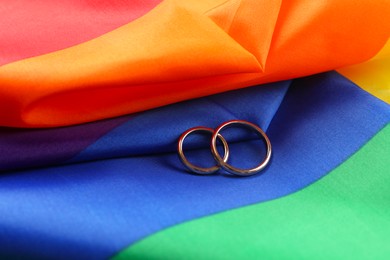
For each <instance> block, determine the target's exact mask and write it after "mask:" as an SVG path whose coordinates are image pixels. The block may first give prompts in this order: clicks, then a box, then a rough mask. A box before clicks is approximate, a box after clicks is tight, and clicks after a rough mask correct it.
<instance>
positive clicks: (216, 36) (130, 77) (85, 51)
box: [0, 0, 390, 127]
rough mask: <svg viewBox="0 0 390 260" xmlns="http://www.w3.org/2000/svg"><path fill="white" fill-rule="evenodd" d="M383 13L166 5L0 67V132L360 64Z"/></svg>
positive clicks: (370, 51)
mask: <svg viewBox="0 0 390 260" xmlns="http://www.w3.org/2000/svg"><path fill="white" fill-rule="evenodd" d="M149 7H150V6H149ZM141 9H142V8H141ZM389 12H390V2H389V1H374V2H373V1H352V0H347V1H338V0H332V1H326V2H321V1H309V0H306V1H280V0H273V1H265V0H264V1H257V0H230V1H226V0H207V1H206V0H204V1H199V0H191V1H189V0H188V1H178V0H177V1H175V0H166V1H163V2H162V3H161V4H159V5H158V6H157V7H156V8H154V9H153V10H151V11H150V12H148V13H147V14H146V15H144V16H143V17H141V18H139V19H137V20H135V21H133V22H130V23H128V24H126V25H124V26H122V27H120V28H118V29H116V30H113V31H111V32H108V33H106V34H104V35H102V36H100V37H98V38H95V39H93V40H91V41H88V42H84V43H82V44H79V45H77V46H73V47H70V48H67V49H64V50H59V51H56V52H51V53H48V54H45V55H41V56H37V57H32V58H29V59H24V60H20V61H16V62H13V63H9V64H6V65H3V66H1V67H0V86H1V88H0V101H1V103H0V125H5V126H14V127H50V126H60V125H72V124H78V123H83V122H88V121H93V120H97V119H104V118H108V117H113V116H119V115H124V114H128V113H132V112H137V111H142V110H147V109H150V108H153V107H158V106H162V105H166V104H170V103H174V102H178V101H182V100H186V99H191V98H196V97H201V96H206V95H210V94H214V93H219V92H224V91H228V90H232V89H237V88H243V87H248V86H251V85H256V84H260V83H266V82H271V81H278V80H284V79H289V78H294V77H299V76H304V75H310V74H313V73H318V72H322V71H326V70H330V69H335V68H338V67H342V66H345V65H350V64H354V63H358V62H361V61H364V60H367V59H369V58H370V57H372V56H374V54H375V53H376V52H378V51H379V50H380V48H381V47H382V46H383V45H384V44H385V42H386V40H387V39H388V37H389V32H390V20H389V19H388V18H387V14H388V13H389ZM139 13H141V12H139V11H137V15H139ZM137 15H134V16H133V17H136V16H137ZM362 17H364V19H362ZM129 19H130V18H129ZM24 22H25V21H24V20H23V23H24ZM107 28H108V27H107ZM6 30H12V29H7V27H6ZM9 35H11V37H13V34H9ZM2 41H3V42H7V39H4V40H2ZM11 44H12V42H11ZM21 47H22V46H21Z"/></svg>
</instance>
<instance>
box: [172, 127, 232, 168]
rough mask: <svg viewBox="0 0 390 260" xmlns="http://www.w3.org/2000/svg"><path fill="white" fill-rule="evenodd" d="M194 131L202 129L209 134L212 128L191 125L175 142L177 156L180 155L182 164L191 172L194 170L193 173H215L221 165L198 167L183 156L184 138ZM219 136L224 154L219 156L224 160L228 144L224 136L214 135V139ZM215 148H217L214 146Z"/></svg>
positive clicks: (227, 156) (226, 158)
mask: <svg viewBox="0 0 390 260" xmlns="http://www.w3.org/2000/svg"><path fill="white" fill-rule="evenodd" d="M196 131H203V132H209V133H211V134H213V133H214V129H212V128H208V127H202V126H198V127H193V128H190V129H188V130H187V131H185V132H184V133H183V134H182V135H181V136H180V138H179V141H178V143H177V151H178V153H179V157H180V160H181V161H182V162H183V164H184V165H185V166H186V167H187V168H188V169H189V170H190V171H192V172H195V173H198V174H202V175H206V174H212V173H215V172H217V171H218V170H219V169H220V168H221V167H220V166H219V165H215V166H212V167H209V168H203V167H199V166H196V165H193V164H192V163H190V162H189V161H188V160H187V158H186V157H185V155H184V152H183V143H184V139H185V138H186V137H187V136H188V135H189V134H191V133H193V132H196ZM217 138H219V139H220V140H221V142H222V145H223V148H224V153H225V154H224V156H223V158H221V160H222V161H223V162H226V161H227V160H228V158H229V146H228V144H227V142H226V140H225V138H223V137H222V136H221V135H216V136H215V139H217ZM216 149H217V148H216Z"/></svg>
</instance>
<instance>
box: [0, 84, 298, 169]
mask: <svg viewBox="0 0 390 260" xmlns="http://www.w3.org/2000/svg"><path fill="white" fill-rule="evenodd" d="M290 83H291V82H290V81H285V82H279V83H274V84H268V85H264V86H262V88H264V89H263V90H261V91H259V90H258V89H257V88H253V89H252V88H248V89H245V90H242V91H239V92H237V91H236V92H230V93H224V94H220V95H214V96H209V97H207V98H203V99H201V100H194V101H189V102H187V103H186V104H185V105H183V104H180V103H179V104H176V105H172V106H169V107H162V108H159V109H154V110H151V111H146V112H143V113H139V114H136V115H129V116H123V117H119V118H114V119H107V120H103V121H98V122H94V123H88V124H83V125H77V126H70V127H61V128H53V129H15V128H4V127H3V128H0V154H2V156H1V157H0V170H2V171H4V170H11V169H23V168H28V167H36V166H47V165H52V164H57V165H58V164H65V163H75V162H83V161H91V160H98V159H107V158H115V157H125V156H134V155H140V154H150V153H158V152H167V151H169V152H173V151H175V149H176V139H177V137H178V134H179V133H181V132H184V131H185V130H187V129H188V128H190V127H193V126H194V124H195V125H200V124H204V125H208V126H211V127H216V126H217V124H218V123H221V122H222V121H224V120H225V121H226V120H229V119H231V118H232V116H234V117H237V118H241V119H246V120H249V121H256V122H258V124H259V125H260V126H261V127H262V128H263V129H265V130H266V129H267V128H268V125H269V123H270V122H271V120H272V119H273V117H274V115H275V113H276V112H277V110H278V109H279V106H280V103H281V102H282V101H283V98H284V96H285V94H286V92H287V90H288V87H289V86H290ZM242 100H245V101H246V105H247V106H245V107H243V106H242ZM253 107H256V108H257V109H258V110H261V111H262V113H261V114H258V113H253ZM210 111H213V113H212V114H210ZM229 111H231V112H229ZM232 113H233V114H232ZM205 115H207V117H205ZM177 121H180V124H176V122H177ZM172 128H174V129H175V130H176V131H172V130H171V129H172ZM192 143H193V142H191V140H189V141H188V142H187V144H186V147H188V148H191V147H194V144H192Z"/></svg>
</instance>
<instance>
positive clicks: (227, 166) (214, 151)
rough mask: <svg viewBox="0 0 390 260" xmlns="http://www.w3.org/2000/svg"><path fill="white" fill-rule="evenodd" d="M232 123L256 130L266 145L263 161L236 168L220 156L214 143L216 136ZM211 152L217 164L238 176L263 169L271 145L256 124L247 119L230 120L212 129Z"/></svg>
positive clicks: (248, 174)
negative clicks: (248, 167) (254, 165)
mask: <svg viewBox="0 0 390 260" xmlns="http://www.w3.org/2000/svg"><path fill="white" fill-rule="evenodd" d="M233 125H243V126H245V127H248V128H251V129H254V130H255V131H256V133H257V134H258V135H259V136H260V138H262V139H263V140H264V142H265V145H266V150H267V153H266V155H265V158H264V159H263V161H262V162H261V163H260V164H259V165H257V166H256V167H254V168H251V169H240V168H236V167H234V166H232V165H230V164H228V163H227V160H224V159H223V158H222V157H221V155H220V154H219V153H218V150H217V146H216V144H217V137H218V138H221V137H222V136H221V134H220V132H221V131H222V130H223V129H226V128H228V127H231V126H233ZM225 149H226V148H225ZM211 152H212V154H213V156H214V158H215V160H216V161H217V162H218V165H219V166H221V167H222V168H223V169H224V170H226V171H227V172H229V173H231V174H234V175H239V176H251V175H253V174H256V173H258V172H259V171H261V170H263V169H264V168H265V167H266V166H267V164H268V163H269V161H270V159H271V154H272V147H271V142H270V141H269V139H268V137H267V135H266V134H265V133H264V131H263V130H261V128H260V127H258V126H257V125H255V124H252V123H250V122H248V121H245V120H231V121H227V122H225V123H223V124H221V125H220V126H219V127H218V128H217V129H216V130H215V131H214V134H213V136H212V138H211Z"/></svg>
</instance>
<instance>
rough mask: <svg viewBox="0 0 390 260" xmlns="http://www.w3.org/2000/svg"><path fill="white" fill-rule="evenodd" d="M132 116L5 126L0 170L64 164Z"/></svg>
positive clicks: (1, 133)
mask: <svg viewBox="0 0 390 260" xmlns="http://www.w3.org/2000/svg"><path fill="white" fill-rule="evenodd" d="M131 117H132V116H123V117H118V118H113V119H108V120H102V121H98V122H93V123H88V124H83V125H77V126H70V127H61V128H55V129H53V128H51V129H16V128H6V127H1V128H0V171H4V170H16V169H22V168H27V167H39V166H48V165H53V164H61V163H63V162H65V161H66V160H68V159H70V158H72V157H73V156H75V155H76V154H78V153H79V152H81V151H82V150H84V149H85V148H86V147H87V146H89V145H90V144H92V143H94V142H95V141H96V140H97V139H99V138H100V137H101V136H102V135H104V134H106V133H107V132H109V131H110V130H112V129H114V128H115V127H117V126H119V125H121V124H123V123H124V122H127V121H128V120H129V119H130V118H131Z"/></svg>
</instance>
